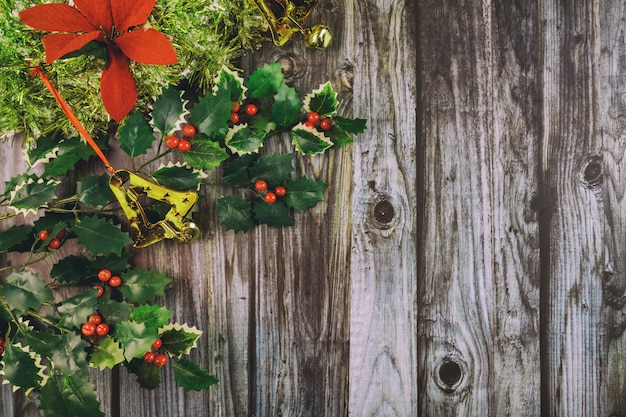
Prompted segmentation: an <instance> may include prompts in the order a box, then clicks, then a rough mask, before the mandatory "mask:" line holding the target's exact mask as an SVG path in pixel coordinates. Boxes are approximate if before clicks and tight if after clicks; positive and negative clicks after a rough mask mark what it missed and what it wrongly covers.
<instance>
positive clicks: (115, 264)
mask: <svg viewBox="0 0 626 417" xmlns="http://www.w3.org/2000/svg"><path fill="white" fill-rule="evenodd" d="M129 257H130V254H129V253H128V252H122V255H121V256H118V255H116V254H109V255H107V256H97V257H95V258H93V259H92V258H86V257H85V256H83V255H70V256H66V257H65V258H63V259H60V260H59V261H58V262H57V263H56V264H54V266H53V267H52V270H51V271H50V278H52V279H54V280H56V281H59V282H78V281H81V280H86V279H90V278H93V277H95V276H96V275H97V273H98V271H100V270H101V269H105V268H106V269H109V270H110V271H112V272H115V273H120V272H122V271H124V270H126V268H128V259H129Z"/></svg>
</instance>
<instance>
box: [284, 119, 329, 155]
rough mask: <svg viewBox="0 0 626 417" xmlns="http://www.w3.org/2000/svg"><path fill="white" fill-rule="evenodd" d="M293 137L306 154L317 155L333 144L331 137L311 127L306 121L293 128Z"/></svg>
mask: <svg viewBox="0 0 626 417" xmlns="http://www.w3.org/2000/svg"><path fill="white" fill-rule="evenodd" d="M291 138H292V141H293V144H294V146H295V147H296V149H297V150H298V151H300V152H302V153H304V154H308V155H316V154H318V153H322V152H324V151H325V150H326V149H328V148H330V147H331V146H333V143H332V142H331V140H330V139H328V138H327V137H326V136H324V134H323V133H321V132H318V131H317V130H313V129H310V128H308V127H306V126H305V125H304V123H299V124H297V125H296V126H295V127H294V128H293V129H291Z"/></svg>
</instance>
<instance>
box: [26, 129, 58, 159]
mask: <svg viewBox="0 0 626 417" xmlns="http://www.w3.org/2000/svg"><path fill="white" fill-rule="evenodd" d="M62 139H63V137H62V136H61V134H60V132H58V131H57V132H52V133H50V134H48V135H46V136H40V137H39V138H37V140H36V142H35V144H34V145H33V146H29V147H28V150H27V156H28V164H29V165H30V166H36V165H37V164H38V163H39V162H44V163H45V162H48V160H49V159H50V158H52V157H54V156H55V155H56V153H57V151H58V149H59V142H60V141H61V140H62Z"/></svg>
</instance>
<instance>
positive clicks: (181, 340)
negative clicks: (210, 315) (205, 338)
mask: <svg viewBox="0 0 626 417" xmlns="http://www.w3.org/2000/svg"><path fill="white" fill-rule="evenodd" d="M159 335H160V337H161V341H162V342H163V349H165V350H166V351H167V352H168V353H169V354H170V355H172V356H176V357H179V356H181V355H188V354H189V352H190V351H191V349H193V348H195V347H196V342H197V341H198V339H199V338H200V336H202V331H201V330H198V329H197V328H196V327H189V326H188V325H187V324H178V323H174V324H168V325H167V326H164V327H162V328H161V329H159Z"/></svg>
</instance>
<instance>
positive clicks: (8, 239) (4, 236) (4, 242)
mask: <svg viewBox="0 0 626 417" xmlns="http://www.w3.org/2000/svg"><path fill="white" fill-rule="evenodd" d="M28 240H30V241H32V240H33V228H32V227H30V226H11V227H10V228H8V229H7V230H5V231H4V232H2V233H0V253H2V252H10V251H11V250H12V249H14V248H16V247H17V246H18V245H20V244H21V243H22V242H25V241H28Z"/></svg>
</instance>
